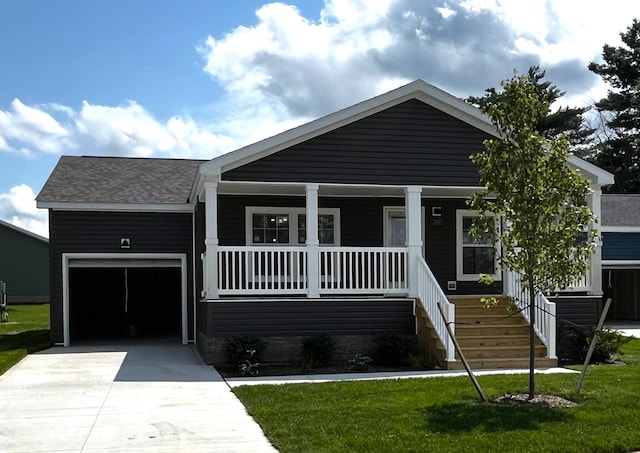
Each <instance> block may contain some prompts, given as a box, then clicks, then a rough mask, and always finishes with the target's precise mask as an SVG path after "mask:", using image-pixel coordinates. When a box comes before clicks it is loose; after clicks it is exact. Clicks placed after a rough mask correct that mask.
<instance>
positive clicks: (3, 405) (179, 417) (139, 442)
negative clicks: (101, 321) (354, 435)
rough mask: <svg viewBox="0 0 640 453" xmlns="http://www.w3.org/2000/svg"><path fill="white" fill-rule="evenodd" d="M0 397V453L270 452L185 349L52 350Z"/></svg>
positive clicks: (20, 371)
mask: <svg viewBox="0 0 640 453" xmlns="http://www.w3.org/2000/svg"><path fill="white" fill-rule="evenodd" d="M0 392H1V395H2V396H1V397H0V451H1V452H7V453H22V452H24V453H38V452H56V453H71V452H74V453H76V452H86V453H98V452H171V453H178V452H189V453H192V452H275V451H276V450H275V449H274V448H273V447H272V446H271V445H270V443H269V441H268V440H267V439H266V437H265V436H264V434H263V433H262V430H261V429H260V426H259V425H258V424H257V423H256V422H255V421H254V420H253V419H252V418H251V417H250V416H249V415H247V413H246V411H245V408H244V406H243V405H242V404H241V403H240V402H239V401H238V399H237V398H236V397H235V396H234V395H233V393H231V391H230V389H229V387H228V385H227V384H226V383H225V382H224V381H223V380H222V378H221V377H220V375H219V374H218V373H217V372H216V371H215V370H214V369H213V368H212V367H210V366H206V365H205V364H204V363H203V362H202V360H201V359H200V357H199V356H198V354H197V352H196V351H195V349H194V347H193V346H181V345H176V344H153V345H149V344H145V345H134V344H131V345H123V346H117V347H112V346H111V347H109V346H104V347H89V346H86V347H72V348H52V349H49V350H47V351H43V352H41V353H38V354H33V355H30V356H28V357H26V358H25V359H24V360H23V361H22V362H20V363H19V364H18V365H16V366H15V367H13V368H12V369H10V370H9V371H8V372H7V373H5V374H4V375H2V376H0Z"/></svg>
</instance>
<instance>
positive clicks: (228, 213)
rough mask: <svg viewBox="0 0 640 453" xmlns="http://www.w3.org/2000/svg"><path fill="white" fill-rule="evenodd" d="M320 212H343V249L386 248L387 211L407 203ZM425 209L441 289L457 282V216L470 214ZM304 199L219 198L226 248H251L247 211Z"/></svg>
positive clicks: (470, 285) (455, 205)
mask: <svg viewBox="0 0 640 453" xmlns="http://www.w3.org/2000/svg"><path fill="white" fill-rule="evenodd" d="M318 204H319V206H320V207H326V208H339V209H340V228H341V231H340V234H341V245H343V246H352V247H380V246H382V245H383V244H384V207H385V206H404V198H336V197H320V199H319V203H318ZM422 204H423V206H424V207H425V214H426V219H425V238H424V239H423V240H424V241H425V255H426V261H427V263H428V264H429V266H430V267H431V269H432V271H433V273H434V275H435V277H436V279H437V280H438V282H439V283H440V286H441V287H442V288H443V289H445V292H447V291H446V288H447V282H448V281H450V280H456V210H457V209H466V208H467V206H466V204H465V201H464V200H463V199H423V201H422ZM304 205H305V198H304V197H274V196H269V197H267V196H264V197H263V196H231V195H229V196H225V195H222V196H220V197H219V206H218V209H219V211H218V214H219V215H218V218H219V221H218V224H219V230H218V234H219V238H220V245H225V246H232V245H245V207H246V206H274V207H275V206H291V207H303V206H304ZM434 206H437V207H440V208H441V209H440V212H441V214H442V217H441V219H442V224H440V225H433V224H432V222H431V215H430V214H431V208H432V207H434ZM457 288H458V289H457V290H456V291H450V292H449V294H499V293H500V292H501V291H502V284H501V282H496V283H495V284H494V285H492V286H487V285H484V284H480V283H478V282H475V281H471V282H463V281H459V282H457Z"/></svg>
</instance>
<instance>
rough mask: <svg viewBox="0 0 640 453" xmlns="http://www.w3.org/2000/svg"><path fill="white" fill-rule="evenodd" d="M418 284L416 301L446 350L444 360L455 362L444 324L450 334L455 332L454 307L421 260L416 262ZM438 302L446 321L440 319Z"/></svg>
mask: <svg viewBox="0 0 640 453" xmlns="http://www.w3.org/2000/svg"><path fill="white" fill-rule="evenodd" d="M418 263H419V264H418V266H419V270H418V273H417V274H418V282H417V293H418V299H419V300H420V303H421V304H422V307H423V308H424V310H425V311H426V312H427V316H428V317H429V320H430V321H431V324H433V327H434V329H435V331H436V333H437V335H438V338H439V339H440V341H441V342H442V344H443V345H444V347H445V348H446V360H447V361H448V362H451V361H454V360H455V348H454V346H453V339H452V338H451V336H450V335H449V333H448V332H447V327H446V323H449V324H450V327H451V330H452V332H455V324H454V323H455V319H456V306H455V305H454V304H452V303H451V302H449V299H447V296H446V295H445V294H444V292H443V291H442V288H440V285H439V284H438V281H437V280H436V278H435V277H434V276H433V273H432V272H431V269H429V266H428V265H427V263H426V262H425V260H424V259H423V258H420V259H419V261H418ZM438 302H441V303H442V308H443V311H444V313H445V315H446V318H447V319H446V320H443V319H442V316H441V315H440V312H439V310H438Z"/></svg>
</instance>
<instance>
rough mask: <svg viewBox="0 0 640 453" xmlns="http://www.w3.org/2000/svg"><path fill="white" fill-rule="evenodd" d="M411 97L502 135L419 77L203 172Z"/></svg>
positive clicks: (212, 162) (223, 159) (235, 164)
mask: <svg viewBox="0 0 640 453" xmlns="http://www.w3.org/2000/svg"><path fill="white" fill-rule="evenodd" d="M409 99H418V100H420V101H422V102H424V103H426V104H428V105H431V106H433V107H434V108H437V109H439V110H441V111H443V112H445V113H447V114H449V115H451V116H453V117H455V118H458V119H460V120H462V121H464V122H466V123H468V124H470V125H472V126H474V127H476V128H478V129H480V130H482V131H484V132H487V133H489V134H491V135H494V136H495V137H498V134H497V131H496V130H495V128H494V126H493V125H492V124H491V122H490V121H489V118H488V117H487V116H486V115H484V114H483V113H482V112H480V110H478V109H477V108H475V107H474V106H472V105H470V104H467V103H466V102H464V101H463V100H461V99H458V98H456V97H455V96H452V95H451V94H449V93H447V92H445V91H442V90H440V89H438V88H436V87H434V86H433V85H430V84H428V83H426V82H424V81H423V80H416V81H414V82H411V83H409V84H407V85H404V86H402V87H399V88H396V89H395V90H392V91H389V92H387V93H384V94H381V95H379V96H376V97H373V98H371V99H368V100H366V101H363V102H360V103H358V104H355V105H353V106H351V107H347V108H345V109H343V110H339V111H337V112H334V113H331V114H329V115H326V116H323V117H321V118H318V119H316V120H313V121H310V122H308V123H305V124H302V125H300V126H298V127H295V128H293V129H290V130H288V131H285V132H282V133H280V134H277V135H274V136H273V137H270V138H267V139H264V140H262V141H259V142H257V143H254V144H251V145H248V146H245V147H244V148H240V149H238V150H236V151H232V152H230V153H227V154H224V155H222V156H220V157H217V158H215V159H212V160H210V161H209V162H206V163H204V164H202V165H201V167H200V171H201V173H203V174H207V175H209V174H210V175H220V174H221V173H222V172H224V171H229V170H232V169H234V168H237V167H240V166H242V165H244V164H247V163H249V162H252V161H254V160H257V159H260V158H262V157H265V156H268V155H270V154H273V153H276V152H278V151H280V150H282V149H285V148H288V147H290V146H293V145H296V144H298V143H301V142H304V141H306V140H309V139H311V138H313V137H316V136H318V135H321V134H324V133H326V132H329V131H331V130H334V129H338V128H340V127H342V126H345V125H347V124H350V123H353V122H355V121H358V120H360V119H362V118H365V117H367V116H371V115H373V114H375V113H378V112H380V111H382V110H385V109H387V108H389V107H392V106H394V105H397V104H400V103H402V102H405V101H407V100H409Z"/></svg>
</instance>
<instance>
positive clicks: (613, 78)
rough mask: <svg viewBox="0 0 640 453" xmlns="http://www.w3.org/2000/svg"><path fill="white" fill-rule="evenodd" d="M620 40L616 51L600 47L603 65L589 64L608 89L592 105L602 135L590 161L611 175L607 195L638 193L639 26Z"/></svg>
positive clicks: (629, 30) (639, 167) (639, 124)
mask: <svg viewBox="0 0 640 453" xmlns="http://www.w3.org/2000/svg"><path fill="white" fill-rule="evenodd" d="M620 37H621V38H622V43H623V44H622V45H621V46H620V47H613V46H609V45H606V44H605V46H604V47H603V50H602V59H603V63H593V62H592V63H591V64H589V70H590V71H592V72H594V73H596V74H598V75H599V76H600V77H602V79H603V80H604V81H605V82H607V83H608V84H609V85H610V86H611V89H610V90H609V91H608V93H607V96H606V97H605V98H603V99H601V100H600V101H598V102H597V103H596V109H597V111H598V112H599V113H600V118H602V119H603V123H604V131H602V133H601V137H603V140H602V143H601V144H600V146H598V147H596V150H595V153H594V154H593V156H592V157H591V158H590V160H591V161H592V162H593V163H594V164H596V165H598V166H599V167H601V168H603V169H605V170H607V171H608V172H610V173H613V174H614V175H615V177H616V182H615V184H613V185H611V186H608V187H607V188H606V191H607V192H613V193H620V192H622V193H625V192H626V193H640V22H639V21H638V20H637V19H634V20H633V23H632V24H631V26H630V27H629V28H628V29H627V30H626V31H625V32H623V33H621V34H620Z"/></svg>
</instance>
